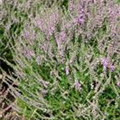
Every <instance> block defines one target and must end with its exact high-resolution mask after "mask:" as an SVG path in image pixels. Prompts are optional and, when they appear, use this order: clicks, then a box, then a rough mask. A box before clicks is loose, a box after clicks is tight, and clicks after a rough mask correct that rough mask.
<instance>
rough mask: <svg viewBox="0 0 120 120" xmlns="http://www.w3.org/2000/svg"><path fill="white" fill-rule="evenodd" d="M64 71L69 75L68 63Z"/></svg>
mask: <svg viewBox="0 0 120 120" xmlns="http://www.w3.org/2000/svg"><path fill="white" fill-rule="evenodd" d="M65 72H66V75H69V66H68V65H67V66H66V69H65Z"/></svg>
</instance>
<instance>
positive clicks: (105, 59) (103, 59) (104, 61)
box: [101, 58, 109, 71]
mask: <svg viewBox="0 0 120 120" xmlns="http://www.w3.org/2000/svg"><path fill="white" fill-rule="evenodd" d="M101 63H102V65H103V70H104V71H106V70H107V67H108V64H109V59H108V58H102V59H101Z"/></svg>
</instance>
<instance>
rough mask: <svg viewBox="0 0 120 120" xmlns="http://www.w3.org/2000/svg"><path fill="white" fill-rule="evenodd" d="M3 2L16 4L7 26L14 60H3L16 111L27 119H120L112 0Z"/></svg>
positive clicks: (117, 10) (117, 18)
mask: <svg viewBox="0 0 120 120" xmlns="http://www.w3.org/2000/svg"><path fill="white" fill-rule="evenodd" d="M4 5H8V6H9V5H13V6H14V7H15V8H14V7H13V8H14V9H13V11H12V12H11V14H12V15H11V21H10V20H8V21H7V23H8V22H10V23H9V24H8V25H11V26H14V25H15V26H14V27H13V28H12V29H13V30H11V29H7V30H8V32H10V33H11V34H10V35H12V39H11V40H13V41H14V42H13V43H12V41H11V43H10V45H11V48H10V50H11V53H12V56H13V60H14V63H15V64H12V63H10V62H8V61H7V60H6V59H4V61H6V63H7V64H8V65H10V66H11V67H12V68H13V69H14V72H13V73H12V74H11V76H8V78H9V79H12V80H13V82H15V83H16V84H17V86H18V87H17V88H14V87H13V86H10V89H11V92H12V94H13V95H14V96H15V98H16V101H15V104H16V106H17V108H16V109H17V112H18V114H19V115H22V116H24V117H25V119H26V120H27V119H31V120H35V119H38V120H49V119H51V120H59V119H60V120H64V119H65V120H87V119H88V120H89V119H94V120H119V119H120V115H119V114H120V76H119V72H120V64H119V60H120V6H119V4H117V2H116V1H114V0H69V1H53V2H51V3H49V2H47V1H45V0H43V1H41V2H40V1H39V0H35V1H32V0H28V1H22V0H21V1H13V2H11V1H9V0H8V3H3V8H4ZM16 5H17V7H16ZM10 8H11V7H10ZM3 11H4V10H3ZM8 14H10V13H8ZM16 14H17V16H16ZM12 20H13V21H14V22H13V21H12ZM12 22H13V25H12ZM16 22H17V24H15V23H16ZM6 36H7V37H9V34H8V33H6ZM1 59H3V58H1ZM13 109H15V107H13Z"/></svg>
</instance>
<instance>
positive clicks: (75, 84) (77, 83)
mask: <svg viewBox="0 0 120 120" xmlns="http://www.w3.org/2000/svg"><path fill="white" fill-rule="evenodd" d="M74 88H75V89H76V90H78V91H80V90H81V89H82V88H81V84H80V83H79V81H78V80H75V83H74Z"/></svg>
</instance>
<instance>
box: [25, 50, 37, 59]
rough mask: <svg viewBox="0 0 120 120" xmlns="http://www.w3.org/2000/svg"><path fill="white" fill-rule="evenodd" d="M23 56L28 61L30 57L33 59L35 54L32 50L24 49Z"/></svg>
mask: <svg viewBox="0 0 120 120" xmlns="http://www.w3.org/2000/svg"><path fill="white" fill-rule="evenodd" d="M24 56H25V57H26V58H28V59H31V58H32V57H35V53H34V51H33V50H29V49H26V50H25V51H24Z"/></svg>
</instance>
